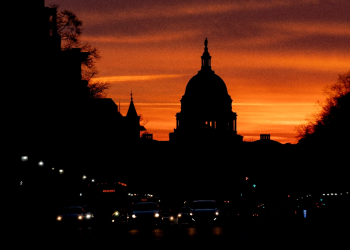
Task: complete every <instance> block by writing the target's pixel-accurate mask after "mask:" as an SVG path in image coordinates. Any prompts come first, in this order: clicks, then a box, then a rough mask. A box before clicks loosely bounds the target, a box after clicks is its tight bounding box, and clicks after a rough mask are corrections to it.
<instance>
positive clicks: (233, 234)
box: [13, 218, 350, 249]
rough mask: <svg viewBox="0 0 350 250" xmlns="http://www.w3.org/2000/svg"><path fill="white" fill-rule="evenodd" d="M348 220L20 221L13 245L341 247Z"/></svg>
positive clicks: (177, 247)
mask: <svg viewBox="0 0 350 250" xmlns="http://www.w3.org/2000/svg"><path fill="white" fill-rule="evenodd" d="M348 225H349V221H348V220H341V219H337V220H333V219H332V218H328V219H327V220H323V221H322V220H308V219H301V220H288V221H287V220H267V219H257V220H251V219H250V220H240V221H238V220H235V221H230V222H225V223H222V224H219V225H200V226H198V225H197V226H196V225H195V226H188V225H181V226H179V225H172V226H159V227H150V226H145V227H136V228H129V227H128V226H126V225H121V226H113V227H111V225H106V224H94V225H91V226H78V225H69V226H65V227H57V225H54V224H48V223H32V222H30V223H22V224H19V226H18V229H16V231H15V232H14V235H13V236H15V238H16V239H15V240H14V244H13V248H16V249H20V248H19V247H21V248H22V249H24V248H26V249H28V248H33V247H34V248H35V249H59V248H64V249H118V248H122V249H145V248H148V247H152V248H162V249H169V248H171V249H214V248H215V249H258V248H264V249H301V248H302V249H307V248H308V249H343V248H344V246H346V245H348V236H349V235H350V229H349V226H348Z"/></svg>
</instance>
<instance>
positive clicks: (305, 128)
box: [297, 71, 350, 145]
mask: <svg viewBox="0 0 350 250" xmlns="http://www.w3.org/2000/svg"><path fill="white" fill-rule="evenodd" d="M325 93H326V95H327V98H326V102H325V104H324V105H323V106H322V110H321V112H320V113H319V114H316V115H315V118H314V120H313V121H310V122H308V123H307V124H304V125H300V126H299V127H297V130H298V134H299V136H298V137H299V139H300V140H299V142H300V143H304V142H307V143H318V144H321V145H322V144H324V143H330V142H332V143H340V141H346V140H349V139H350V136H349V133H350V132H349V131H350V129H349V128H350V116H349V114H350V71H348V72H346V73H344V74H340V75H339V77H338V81H337V82H336V83H335V84H333V85H331V86H330V87H327V88H326V91H325Z"/></svg>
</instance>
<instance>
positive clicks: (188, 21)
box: [45, 0, 350, 143]
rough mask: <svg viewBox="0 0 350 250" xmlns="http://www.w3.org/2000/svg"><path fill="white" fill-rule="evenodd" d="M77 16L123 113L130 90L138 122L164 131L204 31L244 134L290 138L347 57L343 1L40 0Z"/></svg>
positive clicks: (193, 68)
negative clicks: (97, 55)
mask: <svg viewBox="0 0 350 250" xmlns="http://www.w3.org/2000/svg"><path fill="white" fill-rule="evenodd" d="M45 2H46V5H47V6H50V5H51V4H53V3H56V4H58V5H59V6H60V7H59V9H58V10H59V11H60V10H63V9H68V10H71V11H73V12H75V13H76V14H77V16H78V17H79V18H80V19H81V20H82V21H83V35H82V37H81V38H82V40H83V41H85V42H89V43H90V44H92V45H93V46H96V47H97V48H98V49H99V51H100V53H101V56H102V58H101V59H100V60H99V61H98V62H97V68H98V70H99V74H98V75H97V76H96V78H98V79H99V80H105V81H109V82H111V84H112V85H111V89H110V91H109V95H108V96H109V97H110V98H112V99H113V100H114V101H115V102H116V103H117V104H118V103H119V102H120V103H121V113H122V114H123V115H125V114H126V112H127V107H128V103H129V101H130V95H129V94H130V91H131V90H132V92H133V97H134V102H135V106H136V109H137V112H138V113H139V114H142V116H143V117H144V118H145V119H146V120H148V123H147V124H146V128H147V130H148V131H149V132H150V133H153V137H154V139H156V140H168V139H169V133H170V132H172V131H173V129H174V127H175V114H176V113H177V112H179V111H180V99H181V97H182V95H183V94H184V92H185V88H186V84H187V82H188V81H189V80H190V79H191V77H192V76H194V75H195V74H197V72H198V70H200V66H201V60H200V56H201V55H202V53H203V50H204V44H203V43H204V39H205V38H206V37H207V38H208V41H209V44H208V48H209V52H210V54H211V56H212V69H213V70H214V71H215V73H216V74H217V75H219V76H220V77H221V78H222V79H223V80H224V81H225V83H226V85H227V89H228V92H229V95H230V96H231V98H232V100H233V105H232V109H233V111H234V112H236V113H237V115H238V124H237V125H238V126H237V129H238V133H239V134H241V135H243V136H244V140H246V141H250V140H256V139H258V138H259V135H260V134H263V133H264V134H271V139H273V140H277V141H279V142H282V143H287V142H290V143H296V142H297V140H296V138H295V137H296V135H297V134H296V130H295V127H296V126H297V125H298V124H301V123H303V122H305V120H306V118H308V117H310V115H311V114H312V113H315V112H317V111H318V110H319V106H318V105H317V104H316V102H317V101H318V100H320V101H321V102H322V101H323V100H324V95H323V90H324V88H325V86H327V85H330V84H332V83H334V82H336V80H337V76H338V74H340V73H344V72H346V71H348V70H349V65H350V53H349V51H350V28H349V23H350V16H349V14H348V13H349V10H350V1H348V0H339V1H336V0H334V1H332V0H324V1H322V0H319V1H317V0H293V1H288V0H266V1H264V0H260V1H258V0H255V1H250V0H245V1H220V0H219V1H209V0H207V1H205V0H202V1H195V0H192V1H184V2H182V3H181V4H179V3H178V2H179V1H173V0H169V1H141V0H138V1H133V0H128V1H112V0H105V1H99V2H97V1H92V0H77V1H70V0H57V1H55V0H46V1H45Z"/></svg>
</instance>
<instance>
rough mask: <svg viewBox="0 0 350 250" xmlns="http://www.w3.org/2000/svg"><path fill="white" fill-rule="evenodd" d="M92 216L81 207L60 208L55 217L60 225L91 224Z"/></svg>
mask: <svg viewBox="0 0 350 250" xmlns="http://www.w3.org/2000/svg"><path fill="white" fill-rule="evenodd" d="M93 218H94V215H93V214H92V213H91V212H89V211H87V209H86V208H84V207H82V206H69V207H62V208H61V209H60V210H59V211H58V213H57V216H56V221H57V222H58V223H60V224H62V223H84V222H91V221H92V220H93Z"/></svg>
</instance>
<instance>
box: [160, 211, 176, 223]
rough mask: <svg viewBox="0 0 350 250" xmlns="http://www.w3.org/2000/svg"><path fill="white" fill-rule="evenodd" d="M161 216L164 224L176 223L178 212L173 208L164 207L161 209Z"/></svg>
mask: <svg viewBox="0 0 350 250" xmlns="http://www.w3.org/2000/svg"><path fill="white" fill-rule="evenodd" d="M161 217H162V224H163V225H174V224H175V221H176V214H175V213H174V211H173V210H172V209H171V208H168V207H166V208H164V207H162V209H161Z"/></svg>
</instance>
